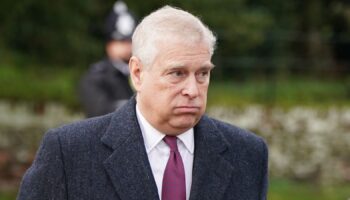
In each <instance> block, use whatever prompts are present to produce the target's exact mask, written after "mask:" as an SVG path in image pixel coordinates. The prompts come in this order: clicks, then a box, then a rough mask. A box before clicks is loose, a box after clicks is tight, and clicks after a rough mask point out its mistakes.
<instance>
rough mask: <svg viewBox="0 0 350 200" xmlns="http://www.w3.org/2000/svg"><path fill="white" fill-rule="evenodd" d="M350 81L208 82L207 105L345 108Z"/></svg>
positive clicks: (348, 102)
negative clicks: (209, 83) (332, 106)
mask: <svg viewBox="0 0 350 200" xmlns="http://www.w3.org/2000/svg"><path fill="white" fill-rule="evenodd" d="M349 90H350V82H349V81H348V82H346V81H319V80H312V79H311V80H310V79H292V80H269V81H247V82H233V81H231V82H212V83H211V86H210V88H209V95H208V104H209V105H223V106H225V105H226V106H232V105H249V104H252V103H253V104H265V105H279V106H284V107H290V106H295V105H307V106H319V107H322V106H331V105H338V106H340V105H349V104H350V101H349V97H348V95H349Z"/></svg>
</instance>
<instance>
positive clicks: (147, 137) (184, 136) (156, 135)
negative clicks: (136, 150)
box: [136, 104, 194, 154]
mask: <svg viewBox="0 0 350 200" xmlns="http://www.w3.org/2000/svg"><path fill="white" fill-rule="evenodd" d="M136 116H137V120H138V122H139V124H140V128H141V132H142V136H143V139H144V142H145V146H146V151H147V154H148V153H149V152H151V151H152V149H153V148H154V147H156V146H157V145H158V144H159V142H161V141H162V140H163V138H164V137H165V134H163V133H162V132H160V131H158V130H157V129H155V128H154V127H153V126H152V125H151V124H150V123H149V122H148V121H147V120H146V119H145V117H144V116H143V115H142V113H141V112H140V110H139V108H138V106H137V104H136ZM177 138H178V139H179V140H180V141H181V142H182V143H183V144H184V146H185V147H186V149H187V150H188V151H189V152H190V153H191V154H193V153H194V134H193V128H191V129H189V130H187V131H186V132H184V133H181V134H180V135H178V136H177Z"/></svg>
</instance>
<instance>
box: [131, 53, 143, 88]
mask: <svg viewBox="0 0 350 200" xmlns="http://www.w3.org/2000/svg"><path fill="white" fill-rule="evenodd" d="M129 70H130V77H131V82H132V84H133V85H134V88H135V90H136V91H137V92H138V91H140V87H141V84H142V72H143V71H142V70H143V65H142V63H141V60H140V59H139V58H137V57H135V56H132V57H131V58H130V60H129Z"/></svg>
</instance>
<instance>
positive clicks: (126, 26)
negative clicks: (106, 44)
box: [105, 1, 136, 41]
mask: <svg viewBox="0 0 350 200" xmlns="http://www.w3.org/2000/svg"><path fill="white" fill-rule="evenodd" d="M135 27H136V20H135V17H134V16H133V15H132V14H131V13H130V12H129V10H128V7H127V5H126V4H125V3H124V2H123V1H117V2H116V3H115V4H114V6H113V10H112V12H111V13H110V14H109V15H108V17H107V19H106V23H105V32H106V39H107V41H110V40H131V37H132V34H133V32H134V30H135Z"/></svg>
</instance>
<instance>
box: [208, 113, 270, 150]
mask: <svg viewBox="0 0 350 200" xmlns="http://www.w3.org/2000/svg"><path fill="white" fill-rule="evenodd" d="M207 119H208V120H209V121H211V123H212V124H213V125H214V126H215V127H216V128H217V129H218V131H219V132H220V133H221V134H222V136H223V137H224V138H225V140H226V141H227V142H228V143H229V144H231V145H235V146H244V147H245V148H246V147H251V148H254V149H256V148H257V147H260V148H261V147H262V148H266V146H267V145H266V142H265V140H264V139H263V138H262V137H260V136H258V135H256V134H255V133H253V132H251V131H249V130H246V129H243V128H240V127H238V126H235V125H233V124H229V123H227V122H223V121H220V120H218V119H214V118H210V117H207Z"/></svg>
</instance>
